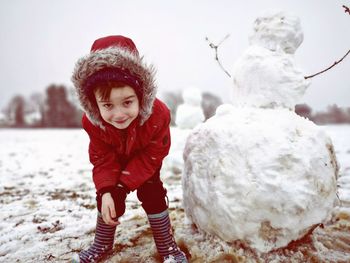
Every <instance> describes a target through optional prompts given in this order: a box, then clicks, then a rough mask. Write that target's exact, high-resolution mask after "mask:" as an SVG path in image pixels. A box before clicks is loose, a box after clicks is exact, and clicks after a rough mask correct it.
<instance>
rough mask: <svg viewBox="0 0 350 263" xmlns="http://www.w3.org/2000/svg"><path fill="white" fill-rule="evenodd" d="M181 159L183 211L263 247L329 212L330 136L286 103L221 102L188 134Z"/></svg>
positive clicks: (332, 179)
mask: <svg viewBox="0 0 350 263" xmlns="http://www.w3.org/2000/svg"><path fill="white" fill-rule="evenodd" d="M184 161H185V168H184V170H185V171H184V175H183V191H184V193H183V195H184V196H183V202H184V208H185V211H186V214H187V216H188V217H189V218H190V219H191V220H192V221H193V222H194V223H195V224H196V225H197V226H198V227H199V228H200V229H202V230H204V231H205V232H208V233H211V234H214V235H217V236H219V237H221V238H222V239H223V240H225V241H234V240H242V241H245V242H246V243H247V244H249V245H250V246H251V247H253V248H255V249H257V250H258V251H260V252H267V251H270V250H272V249H275V248H279V247H283V246H286V245H287V244H288V243H289V242H290V241H292V240H296V239H298V238H300V237H302V236H303V235H304V234H305V233H306V232H307V231H308V230H309V229H310V227H311V226H313V225H315V224H318V223H321V222H323V221H325V220H327V219H328V218H329V216H330V213H331V211H332V208H333V206H334V203H335V200H336V175H337V162H336V159H335V155H334V153H333V147H332V142H331V140H330V138H329V137H328V136H327V135H326V134H325V133H324V132H323V131H322V130H321V128H319V127H318V126H316V125H315V124H313V123H312V122H311V121H309V120H306V119H304V118H302V117H299V116H298V115H296V114H295V113H294V112H292V111H289V110H287V109H273V110H272V109H256V108H234V107H232V106H231V105H222V106H220V107H219V108H218V110H217V114H216V115H215V116H214V117H213V118H211V119H209V120H208V121H207V122H206V123H203V124H201V125H199V126H197V128H195V129H194V130H193V131H192V133H191V134H190V135H189V137H188V139H187V143H186V147H185V150H184Z"/></svg>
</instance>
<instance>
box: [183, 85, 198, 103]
mask: <svg viewBox="0 0 350 263" xmlns="http://www.w3.org/2000/svg"><path fill="white" fill-rule="evenodd" d="M182 98H183V100H184V103H185V104H186V105H191V106H200V105H201V102H202V93H201V91H200V90H199V89H197V88H195V87H188V88H187V89H185V90H183V92H182Z"/></svg>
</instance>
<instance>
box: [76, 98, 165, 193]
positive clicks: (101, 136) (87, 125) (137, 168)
mask: <svg viewBox="0 0 350 263" xmlns="http://www.w3.org/2000/svg"><path fill="white" fill-rule="evenodd" d="M82 124H83V128H84V129H85V131H86V132H87V133H88V135H89V137H90V144H89V157H90V162H91V163H92V164H93V166H94V168H93V181H94V183H95V186H96V190H97V191H99V190H101V189H102V188H105V187H113V186H116V185H117V183H122V184H123V185H125V186H126V187H128V188H129V190H131V191H132V190H135V189H137V188H138V187H139V186H141V185H142V184H143V183H144V182H146V181H147V180H148V179H150V178H151V177H152V176H153V175H154V174H155V172H156V171H157V170H159V169H160V167H161V165H162V161H163V159H164V157H165V156H167V154H168V152H169V148H170V128H169V124H170V111H169V109H168V108H167V107H166V105H165V104H164V103H163V102H161V101H160V100H158V99H156V100H155V102H154V104H153V112H152V114H151V115H150V117H149V118H148V119H147V121H146V122H145V123H144V124H143V125H142V126H140V122H139V118H136V119H135V120H134V121H133V122H132V123H131V124H130V125H129V127H128V128H127V129H125V130H119V129H117V128H115V127H113V126H112V125H109V124H107V123H105V129H104V130H103V129H102V128H100V127H99V126H95V125H94V124H93V123H92V122H91V121H90V120H89V119H88V118H87V116H86V115H85V114H84V116H83V119H82Z"/></svg>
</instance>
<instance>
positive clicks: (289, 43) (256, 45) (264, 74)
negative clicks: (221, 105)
mask: <svg viewBox="0 0 350 263" xmlns="http://www.w3.org/2000/svg"><path fill="white" fill-rule="evenodd" d="M302 40H303V34H302V31H301V27H300V21H299V19H298V18H297V17H295V16H294V15H291V14H289V13H284V12H280V11H278V12H271V13H267V14H264V15H262V16H261V17H258V18H257V19H256V21H255V24H254V30H253V34H252V36H251V37H250V46H249V47H248V49H247V50H246V51H245V52H244V53H243V54H242V56H241V57H239V58H238V59H237V61H236V62H235V64H234V67H233V92H232V103H233V104H234V105H241V106H242V105H243V106H255V107H262V108H275V107H287V108H290V109H294V106H295V104H297V103H298V102H299V101H300V99H301V98H302V96H303V95H304V93H305V91H306V89H307V87H308V86H309V84H310V81H309V80H305V79H304V74H303V72H302V71H301V70H300V69H299V68H298V66H297V64H296V62H295V59H294V52H295V51H296V49H297V48H298V46H299V45H300V44H301V42H302Z"/></svg>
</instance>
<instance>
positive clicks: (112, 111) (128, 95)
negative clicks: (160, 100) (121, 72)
mask: <svg viewBox="0 0 350 263" xmlns="http://www.w3.org/2000/svg"><path fill="white" fill-rule="evenodd" d="M95 98H96V102H97V106H98V109H99V111H100V114H101V117H102V119H103V120H104V121H105V122H107V123H109V124H111V125H113V126H114V127H116V128H117V129H126V128H127V127H129V125H130V123H131V122H132V121H133V120H135V119H136V118H137V116H138V114H139V111H140V106H139V99H138V97H137V95H136V93H135V90H134V89H133V88H132V87H130V86H127V85H125V86H122V87H114V88H112V89H111V93H110V96H109V99H103V98H102V97H101V94H100V93H99V92H98V91H96V92H95Z"/></svg>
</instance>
